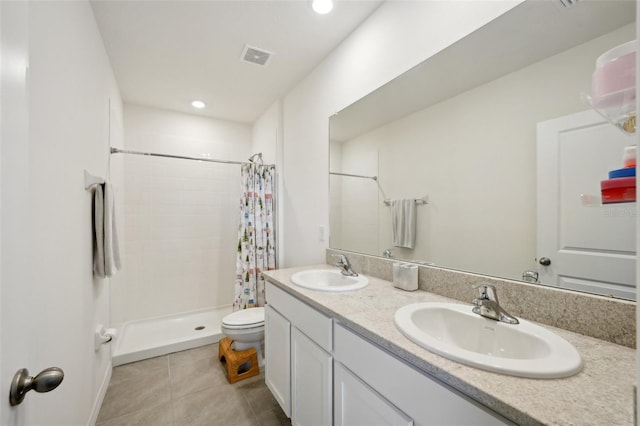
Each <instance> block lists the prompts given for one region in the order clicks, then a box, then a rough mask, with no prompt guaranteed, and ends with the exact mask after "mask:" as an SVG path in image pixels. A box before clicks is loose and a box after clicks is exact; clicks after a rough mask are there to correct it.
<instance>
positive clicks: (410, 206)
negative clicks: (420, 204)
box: [391, 198, 416, 249]
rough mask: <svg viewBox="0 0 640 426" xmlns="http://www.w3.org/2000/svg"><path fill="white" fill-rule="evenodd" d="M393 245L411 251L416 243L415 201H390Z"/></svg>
mask: <svg viewBox="0 0 640 426" xmlns="http://www.w3.org/2000/svg"><path fill="white" fill-rule="evenodd" d="M391 226H392V237H393V245H394V246H396V247H406V248H410V249H412V248H413V246H414V245H415V242H416V201H415V200H414V199H413V198H408V199H407V198H405V199H402V200H391Z"/></svg>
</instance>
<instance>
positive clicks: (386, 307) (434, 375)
mask: <svg viewBox="0 0 640 426" xmlns="http://www.w3.org/2000/svg"><path fill="white" fill-rule="evenodd" d="M319 268H331V267H330V266H328V265H322V266H317V265H316V266H314V267H309V268H292V269H283V270H276V271H270V272H268V273H264V276H265V278H266V280H267V286H266V300H267V312H266V342H265V349H266V373H265V380H266V382H267V386H268V387H269V389H270V390H271V391H272V393H273V394H274V396H275V398H276V399H277V400H278V402H279V404H280V405H281V407H282V408H283V410H284V411H285V413H286V414H287V415H288V416H290V417H291V419H292V424H294V425H297V424H336V425H352V424H371V425H373V424H407V425H411V424H424V425H447V424H449V425H460V424H473V425H500V424H521V425H527V424H532V425H536V424H557V425H567V424H580V425H586V424H616V425H623V424H632V423H633V385H634V380H635V350H634V349H631V348H628V347H624V346H620V345H617V344H614V343H610V342H606V341H603V340H599V339H595V338H592V337H587V336H583V335H580V334H576V333H572V332H569V331H566V330H562V329H558V328H553V327H548V326H544V327H545V328H548V329H550V330H552V331H553V332H555V333H556V334H558V335H560V336H561V337H563V338H564V339H566V340H567V341H569V342H570V343H571V344H572V345H574V346H575V347H576V348H577V349H578V351H579V352H580V354H581V356H582V357H583V360H584V362H585V367H584V369H583V370H582V372H580V373H578V374H577V375H575V376H572V377H569V378H565V379H551V380H540V379H525V378H518V377H512V376H506V375H501V374H495V373H490V372H487V371H483V370H480V369H476V368H473V367H468V366H465V365H462V364H459V363H457V362H454V361H450V360H448V359H445V358H443V357H441V356H438V355H436V354H434V353H431V352H429V351H427V350H425V349H423V348H421V347H420V346H418V345H416V344H414V343H413V342H411V341H410V340H409V339H407V338H406V337H404V336H403V335H402V334H401V333H400V332H399V331H398V330H397V328H396V326H395V325H394V320H393V318H394V314H395V311H396V310H397V309H399V308H400V307H402V306H405V305H408V304H411V303H417V302H454V303H459V302H456V301H455V300H452V299H449V298H446V297H442V296H438V295H435V294H432V293H428V292H426V291H421V290H418V291H416V292H406V291H403V290H400V289H398V288H395V287H393V285H392V283H391V282H389V281H385V280H382V279H377V278H374V277H372V276H368V278H369V285H368V286H367V287H365V288H363V289H360V290H356V291H351V292H344V293H329V292H321V291H315V290H309V289H306V288H302V287H299V286H296V285H295V284H293V283H292V281H291V275H293V274H294V273H296V272H299V271H302V270H305V269H319ZM469 295H470V298H472V297H473V293H472V291H471V290H470V291H469ZM470 308H471V307H470Z"/></svg>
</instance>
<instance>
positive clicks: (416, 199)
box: [384, 195, 429, 206]
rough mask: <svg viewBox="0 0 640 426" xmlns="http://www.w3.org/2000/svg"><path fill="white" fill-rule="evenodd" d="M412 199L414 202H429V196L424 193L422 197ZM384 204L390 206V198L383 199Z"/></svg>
mask: <svg viewBox="0 0 640 426" xmlns="http://www.w3.org/2000/svg"><path fill="white" fill-rule="evenodd" d="M413 201H415V202H416V204H429V196H428V195H425V196H424V197H422V198H414V199H413ZM384 204H385V205H386V206H390V205H391V200H384Z"/></svg>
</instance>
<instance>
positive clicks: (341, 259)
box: [331, 254, 349, 266]
mask: <svg viewBox="0 0 640 426" xmlns="http://www.w3.org/2000/svg"><path fill="white" fill-rule="evenodd" d="M331 257H337V258H338V261H337V262H336V264H335V266H345V265H348V264H349V259H347V256H345V255H344V254H332V255H331Z"/></svg>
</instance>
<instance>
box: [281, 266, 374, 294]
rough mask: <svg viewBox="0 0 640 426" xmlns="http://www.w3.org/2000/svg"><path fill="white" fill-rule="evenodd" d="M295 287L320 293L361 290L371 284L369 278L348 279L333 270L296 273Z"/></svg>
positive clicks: (294, 275) (292, 277)
mask: <svg viewBox="0 0 640 426" xmlns="http://www.w3.org/2000/svg"><path fill="white" fill-rule="evenodd" d="M291 281H293V283H294V284H295V285H298V286H300V287H304V288H310V289H312V290H319V291H351V290H359V289H361V288H363V287H366V286H367V285H368V284H369V280H368V279H367V277H363V276H362V275H358V276H357V277H348V276H346V275H342V273H340V271H338V270H333V269H311V270H308V271H300V272H296V273H295V274H293V275H292V276H291Z"/></svg>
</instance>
